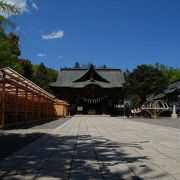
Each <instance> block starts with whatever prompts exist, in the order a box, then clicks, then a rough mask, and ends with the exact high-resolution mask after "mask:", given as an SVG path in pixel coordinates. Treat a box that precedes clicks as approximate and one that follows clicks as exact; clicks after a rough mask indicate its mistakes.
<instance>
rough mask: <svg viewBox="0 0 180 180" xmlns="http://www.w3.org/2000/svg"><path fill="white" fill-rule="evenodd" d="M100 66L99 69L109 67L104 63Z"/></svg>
mask: <svg viewBox="0 0 180 180" xmlns="http://www.w3.org/2000/svg"><path fill="white" fill-rule="evenodd" d="M98 68H99V69H107V66H106V65H105V64H104V65H102V66H99V67H98Z"/></svg>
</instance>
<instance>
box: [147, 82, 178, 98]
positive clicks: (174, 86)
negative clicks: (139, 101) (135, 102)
mask: <svg viewBox="0 0 180 180" xmlns="http://www.w3.org/2000/svg"><path fill="white" fill-rule="evenodd" d="M174 92H180V80H179V81H175V82H173V83H171V84H169V85H168V88H167V89H165V90H163V92H162V93H160V94H156V95H155V94H154V95H152V96H151V97H148V98H146V99H147V100H154V99H161V98H164V97H165V96H166V95H167V94H170V93H174Z"/></svg>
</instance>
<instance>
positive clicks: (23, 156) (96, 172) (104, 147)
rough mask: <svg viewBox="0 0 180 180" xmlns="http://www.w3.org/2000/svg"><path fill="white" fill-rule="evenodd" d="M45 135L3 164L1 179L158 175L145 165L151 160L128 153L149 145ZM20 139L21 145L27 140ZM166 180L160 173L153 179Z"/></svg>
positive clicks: (132, 178) (138, 179)
mask: <svg viewBox="0 0 180 180" xmlns="http://www.w3.org/2000/svg"><path fill="white" fill-rule="evenodd" d="M33 134H34V133H33ZM33 134H32V136H33ZM41 135H44V136H42V137H41V138H39V139H38V140H37V141H35V142H34V143H31V144H29V145H28V146H26V147H25V148H24V149H21V150H20V152H19V153H14V154H12V156H11V157H9V158H6V159H5V160H4V161H1V162H0V179H5V180H7V179H10V180H21V179H25V178H27V179H38V180H39V179H42V180H45V179H48V178H49V179H51V180H53V179H64V180H69V179H70V180H81V179H82V180H93V179H103V180H104V179H108V180H117V179H118V180H125V179H126V180H142V179H143V178H142V177H144V175H149V174H151V173H152V172H153V171H154V170H153V169H152V168H151V167H149V165H148V164H145V163H146V160H148V157H147V156H141V155H138V154H136V155H134V154H131V153H130V152H129V151H126V149H127V148H130V149H131V148H139V149H142V146H141V144H142V143H148V141H144V142H134V143H118V142H114V141H111V140H109V139H106V138H103V137H100V136H93V137H92V136H90V135H87V134H81V135H76V134H74V135H72V133H71V135H68V134H66V135H62V136H61V135H58V134H41ZM17 136H18V135H17ZM34 136H36V134H34ZM16 138H17V139H16V141H21V139H23V136H19V137H16ZM136 164H137V165H136ZM137 168H138V169H139V170H137ZM136 172H139V173H138V175H139V174H140V175H141V176H142V177H141V176H138V175H137V174H136ZM149 176H150V175H149ZM165 176H166V174H164V173H159V174H158V173H157V174H156V175H153V176H151V177H150V178H149V179H153V178H157V179H160V178H163V177H165Z"/></svg>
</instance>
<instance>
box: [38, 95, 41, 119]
mask: <svg viewBox="0 0 180 180" xmlns="http://www.w3.org/2000/svg"><path fill="white" fill-rule="evenodd" d="M38 120H41V97H40V95H38Z"/></svg>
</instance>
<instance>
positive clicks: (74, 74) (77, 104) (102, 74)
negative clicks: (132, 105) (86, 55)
mask: <svg viewBox="0 0 180 180" xmlns="http://www.w3.org/2000/svg"><path fill="white" fill-rule="evenodd" d="M124 82H125V80H124V76H123V73H122V72H121V70H120V69H96V68H95V67H94V66H93V65H90V66H89V68H87V69H70V68H69V69H67V68H64V69H60V71H59V73H58V77H57V80H56V82H54V83H51V84H50V87H51V89H52V90H53V91H54V93H55V94H56V96H57V97H58V98H60V99H62V100H65V101H67V102H69V104H70V109H69V111H70V114H71V115H74V114H111V115H113V114H122V113H123V104H124V102H123V101H124V94H123V90H122V87H123V83H124Z"/></svg>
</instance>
